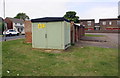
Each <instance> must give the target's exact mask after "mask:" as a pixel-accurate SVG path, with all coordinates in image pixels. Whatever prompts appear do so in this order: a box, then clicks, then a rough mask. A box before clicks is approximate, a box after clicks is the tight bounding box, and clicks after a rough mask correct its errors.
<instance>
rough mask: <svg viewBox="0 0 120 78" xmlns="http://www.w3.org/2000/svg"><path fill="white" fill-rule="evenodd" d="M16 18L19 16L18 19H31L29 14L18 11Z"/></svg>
mask: <svg viewBox="0 0 120 78" xmlns="http://www.w3.org/2000/svg"><path fill="white" fill-rule="evenodd" d="M14 18H18V19H23V20H26V19H30V18H29V16H27V15H26V14H25V13H18V14H17V15H16V16H15V17H14Z"/></svg>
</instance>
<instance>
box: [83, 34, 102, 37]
mask: <svg viewBox="0 0 120 78" xmlns="http://www.w3.org/2000/svg"><path fill="white" fill-rule="evenodd" d="M85 36H89V37H104V35H92V34H85Z"/></svg>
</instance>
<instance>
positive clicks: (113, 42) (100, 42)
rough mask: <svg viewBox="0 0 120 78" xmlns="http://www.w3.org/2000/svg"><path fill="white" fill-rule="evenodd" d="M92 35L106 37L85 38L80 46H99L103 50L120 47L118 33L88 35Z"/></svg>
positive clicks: (80, 42)
mask: <svg viewBox="0 0 120 78" xmlns="http://www.w3.org/2000/svg"><path fill="white" fill-rule="evenodd" d="M86 34H92V35H104V37H89V36H84V37H83V38H82V40H80V41H79V43H78V45H79V46H81V45H82V46H98V47H103V48H118V46H120V41H119V40H118V37H119V36H120V35H119V34H118V33H86Z"/></svg>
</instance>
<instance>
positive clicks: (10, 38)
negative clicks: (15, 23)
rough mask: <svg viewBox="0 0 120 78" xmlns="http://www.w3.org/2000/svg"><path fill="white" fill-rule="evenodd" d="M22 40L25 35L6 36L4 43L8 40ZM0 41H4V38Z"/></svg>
mask: <svg viewBox="0 0 120 78" xmlns="http://www.w3.org/2000/svg"><path fill="white" fill-rule="evenodd" d="M22 38H25V35H20V36H10V37H9V36H7V37H6V41H8V40H16V39H22ZM0 41H4V37H2V36H1V37H0Z"/></svg>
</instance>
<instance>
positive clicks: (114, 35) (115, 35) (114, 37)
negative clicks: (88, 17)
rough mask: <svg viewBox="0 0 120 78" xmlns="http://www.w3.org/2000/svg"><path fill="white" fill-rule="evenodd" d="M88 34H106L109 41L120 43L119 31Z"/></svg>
mask: <svg viewBox="0 0 120 78" xmlns="http://www.w3.org/2000/svg"><path fill="white" fill-rule="evenodd" d="M86 34H93V35H105V36H107V38H108V39H107V40H108V41H111V42H113V43H116V44H119V45H120V41H119V40H118V38H119V36H120V34H118V33H86Z"/></svg>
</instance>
